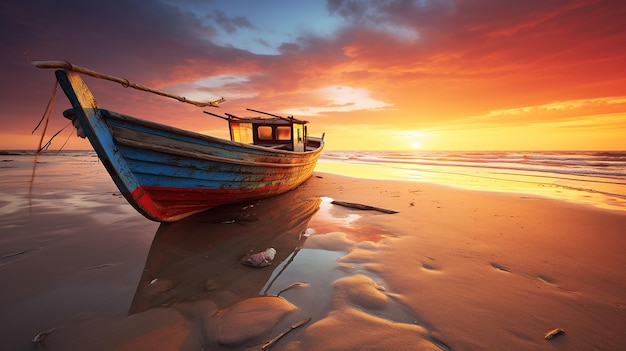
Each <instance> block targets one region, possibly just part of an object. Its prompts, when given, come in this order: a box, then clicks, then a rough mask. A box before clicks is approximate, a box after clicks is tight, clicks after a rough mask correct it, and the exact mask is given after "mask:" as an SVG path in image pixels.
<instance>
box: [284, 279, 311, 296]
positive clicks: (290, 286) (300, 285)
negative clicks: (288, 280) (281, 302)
mask: <svg viewBox="0 0 626 351" xmlns="http://www.w3.org/2000/svg"><path fill="white" fill-rule="evenodd" d="M303 286H309V284H307V283H302V282H295V283H293V284H291V285H289V286H288V287H286V288H284V289H283V290H281V291H279V292H278V294H276V296H280V294H282V293H284V292H285V291H287V290H289V289H292V288H298V287H303Z"/></svg>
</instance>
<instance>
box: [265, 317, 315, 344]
mask: <svg viewBox="0 0 626 351" xmlns="http://www.w3.org/2000/svg"><path fill="white" fill-rule="evenodd" d="M310 321H311V318H309V319H307V320H304V321H300V322H298V323H296V324H294V325H292V326H291V327H289V329H287V330H285V331H284V332H282V333H280V334H278V335H277V336H276V337H275V338H273V339H272V340H270V341H268V342H266V343H265V344H263V346H261V350H264V351H265V350H269V348H270V347H272V346H274V344H276V343H277V342H278V340H280V338H282V337H283V336H285V335H287V334H288V333H289V332H291V331H292V330H294V329H296V328H299V327H301V326H303V325H305V324H307V323H309V322H310Z"/></svg>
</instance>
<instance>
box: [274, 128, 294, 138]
mask: <svg viewBox="0 0 626 351" xmlns="http://www.w3.org/2000/svg"><path fill="white" fill-rule="evenodd" d="M276 139H277V140H291V127H276Z"/></svg>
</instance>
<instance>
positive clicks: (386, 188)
mask: <svg viewBox="0 0 626 351" xmlns="http://www.w3.org/2000/svg"><path fill="white" fill-rule="evenodd" d="M3 166H7V163H3ZM7 167H8V166H7ZM55 167H56V166H54V165H53V164H47V165H46V164H42V166H41V167H40V171H39V172H40V176H38V178H37V179H36V181H35V183H34V189H33V194H34V195H33V199H32V200H31V203H30V205H29V203H28V201H26V200H25V199H26V197H25V194H27V190H28V189H27V187H28V179H29V177H28V176H27V175H28V174H29V171H30V170H24V172H23V173H24V174H23V176H20V175H19V174H18V175H17V176H19V177H21V178H20V179H23V181H20V182H19V184H16V183H15V182H13V183H11V184H9V183H7V182H8V181H3V183H2V188H3V192H4V193H5V194H6V195H5V197H4V198H3V199H2V200H0V201H1V202H0V204H1V205H2V207H0V209H1V210H2V212H1V213H2V216H1V217H0V228H2V229H1V234H0V243H1V246H0V247H1V252H0V256H1V259H0V281H2V285H3V288H2V289H1V290H0V304H1V308H0V323H1V324H0V325H1V326H2V327H1V328H0V344H1V345H2V349H5V350H32V349H33V348H35V347H37V348H39V347H41V348H42V349H43V347H45V350H87V349H88V350H260V349H261V348H262V347H263V345H264V344H266V343H267V342H268V341H270V340H272V339H274V338H276V337H277V336H279V335H280V334H281V333H283V332H285V331H288V330H290V331H289V332H288V333H287V334H286V335H285V336H283V337H282V338H280V339H276V340H275V343H273V344H271V347H270V348H271V349H272V350H294V351H295V350H503V349H506V350H618V349H621V348H624V347H625V345H626V334H625V333H624V330H626V255H624V252H626V232H625V229H624V228H626V212H625V211H611V210H605V209H598V208H594V207H591V206H586V205H579V204H573V203H568V202H564V201H558V200H554V199H547V198H542V197H539V196H533V195H524V194H512V193H497V192H481V191H471V190H460V189H454V188H449V187H445V186H440V185H435V184H429V183H424V182H408V181H391V180H371V179H359V178H350V177H345V176H340V175H335V174H329V173H321V172H317V173H315V175H314V176H313V177H312V178H311V179H310V180H309V181H307V182H306V183H305V184H304V185H302V186H301V187H299V188H298V189H296V190H294V191H291V192H289V193H287V194H285V195H282V196H279V197H276V198H272V199H268V200H263V201H259V202H254V203H249V204H238V205H233V206H227V207H224V208H218V209H215V210H211V211H208V212H205V213H201V214H198V215H195V216H193V217H190V218H188V219H185V220H183V221H180V222H176V223H170V224H162V225H160V224H159V223H155V222H151V221H148V220H146V219H145V218H143V217H142V216H141V215H139V214H138V213H136V212H135V211H134V210H133V209H132V208H131V207H130V205H128V204H127V203H126V202H125V200H124V199H123V198H122V197H121V196H120V195H119V193H117V189H116V188H115V186H114V184H112V182H111V181H110V179H109V178H108V177H107V176H106V174H105V172H104V170H103V168H102V167H101V165H100V164H99V163H97V162H96V160H93V161H92V162H90V163H88V164H84V163H81V164H80V165H79V166H77V167H76V170H75V171H74V173H73V174H70V175H69V176H68V175H67V174H64V173H61V171H62V170H61V169H56V168H55ZM7 169H8V168H7ZM65 170H66V169H65ZM3 171H4V170H3ZM11 172H15V171H14V170H11ZM11 174H12V175H14V176H15V173H11ZM333 200H338V201H347V202H354V203H361V204H367V205H372V206H377V207H380V208H385V209H391V210H395V211H398V213H396V214H386V213H382V212H377V211H364V210H358V209H353V208H346V207H342V206H337V205H333V204H332V203H331V202H332V201H333ZM268 247H274V248H275V249H276V251H277V253H276V257H275V258H274V260H273V261H272V264H271V265H270V266H267V267H264V268H256V267H250V266H247V265H243V264H241V262H240V260H241V259H242V258H243V257H244V256H245V255H246V254H247V253H256V252H260V251H263V250H264V249H266V248H268ZM285 289H286V290H285ZM283 290H284V291H283ZM277 295H279V296H277ZM555 328H561V329H562V330H563V331H564V333H563V334H559V335H557V336H555V337H554V338H552V339H550V340H546V339H544V336H545V335H546V334H547V333H548V332H550V331H551V330H554V329H555ZM39 333H43V334H42V335H41V336H40V341H41V342H40V343H37V344H33V343H32V341H31V340H32V339H33V338H34V337H35V336H36V335H37V334H39Z"/></svg>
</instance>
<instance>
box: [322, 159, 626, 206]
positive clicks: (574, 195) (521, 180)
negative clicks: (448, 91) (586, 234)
mask: <svg viewBox="0 0 626 351" xmlns="http://www.w3.org/2000/svg"><path fill="white" fill-rule="evenodd" d="M316 170H317V171H322V172H331V173H339V174H344V175H348V176H354V177H362V178H374V179H396V180H405V181H422V182H431V183H438V184H443V185H446V186H453V187H458V188H465V189H472V190H482V191H499V192H514V193H520V194H529V195H540V196H547V197H552V198H556V199H561V200H566V201H570V202H575V203H582V204H588V205H592V206H596V207H600V208H605V209H611V210H622V211H623V210H626V152H624V151H454V152H449V151H410V152H389V151H325V152H324V154H323V155H322V159H321V160H320V163H319V164H318V166H317V168H316Z"/></svg>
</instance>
